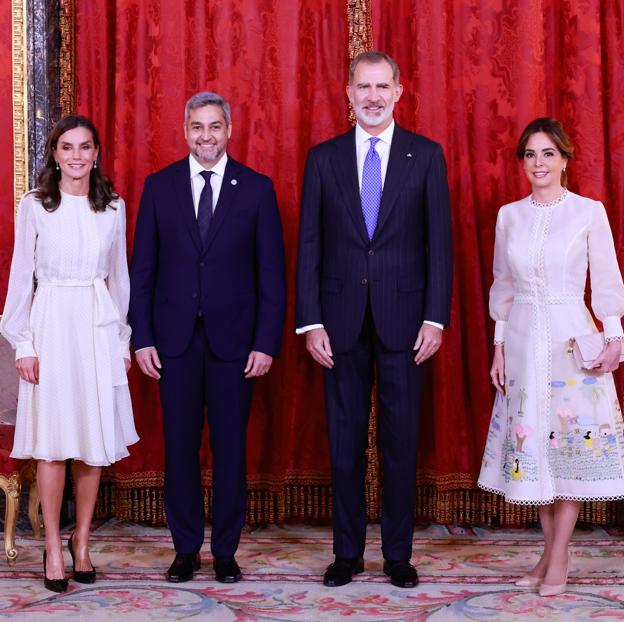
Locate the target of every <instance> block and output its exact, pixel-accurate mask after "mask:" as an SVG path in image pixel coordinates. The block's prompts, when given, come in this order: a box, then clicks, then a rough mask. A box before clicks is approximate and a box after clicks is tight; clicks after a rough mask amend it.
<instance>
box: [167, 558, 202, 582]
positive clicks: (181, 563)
mask: <svg viewBox="0 0 624 622" xmlns="http://www.w3.org/2000/svg"><path fill="white" fill-rule="evenodd" d="M200 568H201V561H200V559H199V553H176V556H175V559H174V560H173V564H171V566H169V570H167V581H170V582H171V583H184V582H185V581H190V580H191V579H192V578H193V573H194V572H195V571H197V570H199V569H200Z"/></svg>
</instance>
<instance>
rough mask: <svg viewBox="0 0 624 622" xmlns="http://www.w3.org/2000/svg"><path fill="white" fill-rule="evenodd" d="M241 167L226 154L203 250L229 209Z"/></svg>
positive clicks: (215, 233)
mask: <svg viewBox="0 0 624 622" xmlns="http://www.w3.org/2000/svg"><path fill="white" fill-rule="evenodd" d="M240 169H241V167H240V165H239V163H238V162H237V161H236V160H234V159H232V158H231V157H229V156H228V161H227V164H226V165H225V173H224V175H223V183H222V184H221V191H220V192H219V200H218V201H217V205H216V207H215V211H214V214H213V215H212V222H211V223H210V229H208V237H207V238H206V244H205V246H204V252H205V251H206V250H207V249H208V248H209V247H210V244H212V241H213V240H214V239H215V237H216V235H217V233H218V231H219V229H220V228H221V225H222V224H223V220H224V218H225V217H226V216H227V214H228V212H229V211H230V209H231V206H232V203H233V202H234V199H235V198H236V194H237V192H238V185H239V182H240V180H239V179H237V175H238V173H239V171H240Z"/></svg>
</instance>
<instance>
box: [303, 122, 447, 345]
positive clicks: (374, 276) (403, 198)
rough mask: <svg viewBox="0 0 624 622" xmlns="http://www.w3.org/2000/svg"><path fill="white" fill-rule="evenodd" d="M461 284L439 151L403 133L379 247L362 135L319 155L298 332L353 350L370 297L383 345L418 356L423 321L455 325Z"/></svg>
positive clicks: (306, 215)
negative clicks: (366, 196)
mask: <svg viewBox="0 0 624 622" xmlns="http://www.w3.org/2000/svg"><path fill="white" fill-rule="evenodd" d="M452 278H453V258H452V240H451V225H450V204H449V192H448V183H447V179H446V164H445V161H444V155H443V153H442V149H441V147H440V145H438V144H437V143H435V142H433V141H431V140H429V139H427V138H425V137H424V136H420V135H418V134H414V133H412V132H408V131H406V130H404V129H402V128H401V127H399V126H398V125H395V129H394V134H393V137H392V145H391V147H390V159H389V161H388V169H387V172H386V178H385V183H384V189H383V195H382V200H381V209H380V213H379V220H378V222H377V228H376V230H375V234H374V236H373V239H372V240H369V239H368V235H367V233H366V227H365V224H364V217H363V215H362V209H361V202H360V192H359V188H358V177H357V163H356V153H355V129H353V130H350V131H349V132H347V133H346V134H343V135H341V136H338V137H336V138H333V139H331V140H328V141H326V142H324V143H321V144H320V145H317V146H316V147H314V148H312V149H311V150H310V152H309V154H308V160H307V163H306V168H305V174H304V178H303V192H302V199H301V218H300V228H299V257H298V265H297V300H296V312H295V316H296V317H295V321H296V325H297V326H298V327H300V326H307V325H309V324H323V325H324V326H325V329H326V330H327V333H328V334H329V338H330V340H331V346H332V350H333V352H334V353H340V352H346V351H348V350H350V349H351V347H352V346H353V344H354V343H355V340H356V339H357V337H358V335H359V332H360V330H361V327H362V322H363V318H364V313H365V310H366V305H367V301H368V298H369V296H370V303H371V310H372V314H373V319H374V322H375V327H376V330H377V334H378V336H379V338H380V339H381V342H382V343H383V344H384V346H386V347H387V348H389V349H391V350H411V349H412V347H413V346H414V342H415V341H416V337H417V335H418V331H419V329H420V327H421V325H422V321H423V320H431V321H434V322H439V323H441V324H448V323H449V319H450V300H451V286H452Z"/></svg>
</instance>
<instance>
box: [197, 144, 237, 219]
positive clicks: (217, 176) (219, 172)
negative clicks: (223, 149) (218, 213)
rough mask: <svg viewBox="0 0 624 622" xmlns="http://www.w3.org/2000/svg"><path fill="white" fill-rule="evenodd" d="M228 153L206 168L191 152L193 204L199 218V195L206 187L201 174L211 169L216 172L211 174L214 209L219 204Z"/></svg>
mask: <svg viewBox="0 0 624 622" xmlns="http://www.w3.org/2000/svg"><path fill="white" fill-rule="evenodd" d="M227 160H228V157H227V153H224V154H223V157H222V158H221V159H220V160H219V161H218V162H217V163H216V164H215V165H214V166H213V167H212V168H211V169H205V168H204V167H203V166H202V165H201V164H200V163H199V162H198V161H197V160H196V159H195V158H194V157H193V155H191V154H190V153H189V164H190V165H191V189H192V191H193V206H194V207H195V218H197V209H198V207H199V197H200V196H201V193H202V190H203V189H204V184H205V183H206V182H205V181H204V178H203V177H202V176H201V173H202V171H206V170H210V171H212V172H213V173H214V174H213V175H211V176H210V186H211V187H212V211H213V213H214V209H215V207H216V206H217V201H218V200H219V193H220V192H221V185H222V184H223V176H224V175H225V165H226V164H227Z"/></svg>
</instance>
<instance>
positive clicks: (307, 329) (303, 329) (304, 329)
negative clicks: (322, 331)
mask: <svg viewBox="0 0 624 622" xmlns="http://www.w3.org/2000/svg"><path fill="white" fill-rule="evenodd" d="M315 328H324V326H323V325H322V324H308V325H307V326H302V327H301V328H296V329H295V333H296V334H297V335H303V334H304V333H308V332H310V331H311V330H314V329H315Z"/></svg>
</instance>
